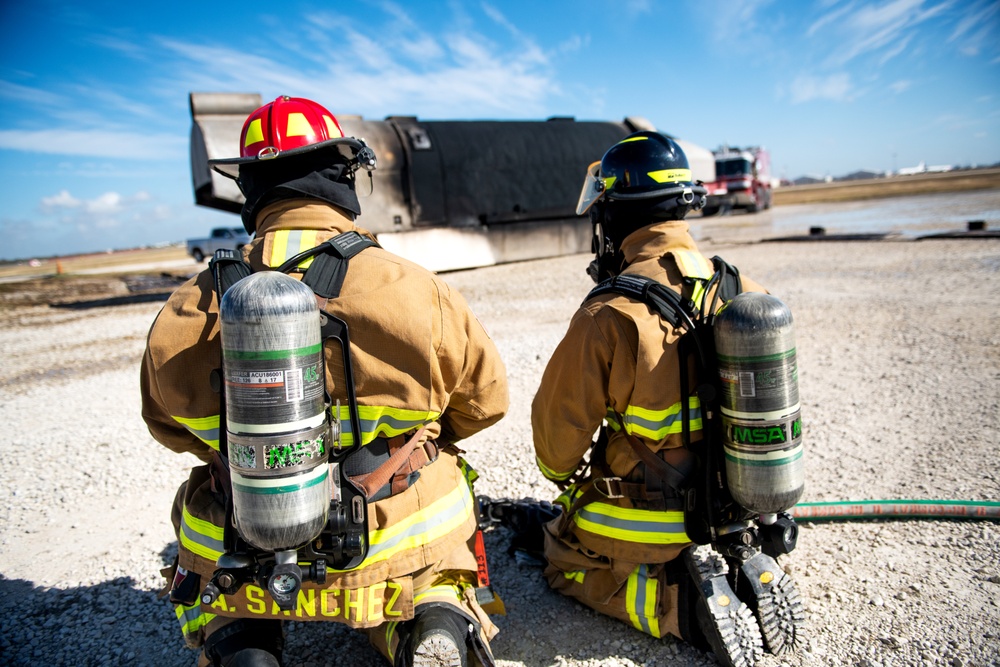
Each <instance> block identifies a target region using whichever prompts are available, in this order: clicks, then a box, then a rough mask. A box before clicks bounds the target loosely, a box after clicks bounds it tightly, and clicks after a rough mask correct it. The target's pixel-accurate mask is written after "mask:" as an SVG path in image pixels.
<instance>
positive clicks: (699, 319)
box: [584, 256, 743, 489]
mask: <svg viewBox="0 0 1000 667" xmlns="http://www.w3.org/2000/svg"><path fill="white" fill-rule="evenodd" d="M712 265H713V266H714V267H715V273H714V274H713V275H712V277H711V278H710V279H709V280H708V282H707V283H706V285H705V295H706V298H707V295H708V293H709V292H710V291H711V289H712V287H713V286H717V289H716V290H715V294H714V295H713V296H712V303H711V304H705V302H704V300H703V301H702V303H701V304H696V303H694V302H693V301H692V300H691V299H689V298H685V297H684V296H682V295H680V294H678V293H677V292H675V291H674V290H672V289H670V288H669V287H667V286H666V285H663V284H662V283H659V282H657V281H656V280H653V279H652V278H647V277H646V276H640V275H635V274H619V275H617V276H614V277H612V278H609V279H607V280H605V281H603V282H601V283H600V284H599V285H597V287H595V288H594V289H592V290H591V291H590V293H589V294H588V295H587V298H586V299H585V300H584V301H585V302H586V301H588V300H590V299H591V298H593V297H595V296H599V295H602V294H621V295H623V296H626V297H629V298H631V299H634V300H636V301H641V302H642V303H645V304H646V305H647V306H648V307H649V308H650V309H651V310H652V311H653V312H655V313H656V314H657V315H659V316H660V317H661V318H663V319H664V320H665V321H667V322H669V323H670V324H671V325H672V326H674V327H679V326H680V325H681V324H682V323H683V324H684V325H685V328H686V332H685V333H684V334H683V335H682V336H681V339H680V341H679V345H678V353H679V355H680V373H681V377H680V383H681V387H682V389H681V392H682V396H686V393H687V392H688V391H691V390H692V388H691V386H690V385H691V378H690V377H689V374H688V363H687V359H688V358H689V357H690V356H691V355H694V356H695V358H696V359H697V365H698V367H699V369H700V371H699V376H700V377H701V378H702V382H703V385H702V386H700V387H697V388H694V390H695V391H696V392H697V393H698V394H699V398H700V399H701V401H702V403H703V404H709V403H711V402H713V401H714V400H715V398H716V397H715V396H714V393H715V392H714V391H713V389H712V385H711V384H704V378H705V377H706V376H714V368H715V366H714V350H715V345H714V340H713V339H712V330H711V325H712V324H713V323H714V320H715V312H716V310H717V307H716V306H717V304H718V302H719V301H720V300H721V302H722V303H726V302H728V301H730V300H731V299H732V298H733V297H735V296H736V295H737V294H739V293H740V292H741V291H743V284H742V281H741V279H740V274H739V270H738V269H737V268H736V267H734V266H732V265H731V264H728V263H727V262H726V261H725V260H723V259H722V258H721V257H718V256H716V257H713V258H712ZM699 305H700V306H701V308H699ZM706 306H707V307H706ZM703 394H704V395H703ZM709 394H712V395H709ZM681 415H682V441H683V443H684V446H685V447H686V448H689V449H690V447H691V415H690V409H689V404H688V400H687V399H686V398H682V400H681ZM619 423H621V425H622V428H625V422H624V419H620V422H619ZM629 442H630V444H632V446H633V448H635V449H636V454H637V455H638V456H640V458H641V459H642V461H643V462H644V463H646V467H647V472H649V473H652V474H653V476H656V477H661V478H662V481H663V482H665V483H666V485H667V486H668V487H671V488H675V489H677V488H680V486H681V483H682V482H683V480H684V479H686V478H687V475H688V474H689V473H690V470H686V471H685V472H684V473H682V474H678V473H679V472H680V471H677V470H675V469H673V468H669V469H668V467H667V464H666V463H664V462H662V461H660V460H659V458H658V457H656V459H657V461H656V462H653V461H652V460H650V461H648V462H647V457H645V456H643V454H644V452H641V451H639V449H638V447H641V448H643V449H645V446H644V445H641V444H640V443H638V442H633V439H632V438H631V437H630V438H629ZM646 453H649V454H650V457H655V455H654V454H652V452H650V451H649V450H648V449H646ZM595 454H598V452H597V451H596V450H595ZM601 454H603V452H601Z"/></svg>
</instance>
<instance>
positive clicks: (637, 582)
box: [625, 565, 660, 638]
mask: <svg viewBox="0 0 1000 667" xmlns="http://www.w3.org/2000/svg"><path fill="white" fill-rule="evenodd" d="M656 602H657V581H656V579H653V578H650V577H649V570H648V568H647V567H646V566H645V565H640V566H639V567H637V568H636V569H635V571H634V572H633V573H632V574H630V575H629V577H628V584H627V587H626V593H625V606H626V609H627V611H628V616H629V618H630V619H631V620H632V625H634V626H635V628H636V629H637V630H642V631H643V632H645V633H646V634H648V635H653V636H654V637H656V638H659V637H660V620H659V618H657V616H656Z"/></svg>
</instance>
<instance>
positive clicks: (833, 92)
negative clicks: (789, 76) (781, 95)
mask: <svg viewBox="0 0 1000 667" xmlns="http://www.w3.org/2000/svg"><path fill="white" fill-rule="evenodd" d="M852 89H853V87H852V85H851V76H850V75H849V74H847V73H844V72H841V73H838V74H831V75H829V76H812V75H801V76H798V77H796V78H795V80H794V81H793V82H792V85H791V89H790V93H791V101H792V104H801V103H803V102H810V101H812V100H820V99H825V100H833V101H834V102H847V101H850V100H852V99H853V95H852Z"/></svg>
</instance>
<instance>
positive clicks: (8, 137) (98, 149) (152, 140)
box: [0, 128, 188, 160]
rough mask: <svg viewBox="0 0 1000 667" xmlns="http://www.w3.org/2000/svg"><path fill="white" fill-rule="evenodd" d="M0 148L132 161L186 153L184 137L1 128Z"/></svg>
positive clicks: (99, 129)
mask: <svg viewBox="0 0 1000 667" xmlns="http://www.w3.org/2000/svg"><path fill="white" fill-rule="evenodd" d="M0 149H7V150H16V151H25V152H30V153H47V154H52V155H83V156H87V157H104V158H124V159H131V160H163V159H176V158H178V157H182V156H185V155H187V150H188V149H187V137H185V136H175V135H169V134H141V133H138V132H134V131H121V132H118V131H115V130H114V129H111V128H97V129H93V130H67V129H60V128H52V129H48V130H0Z"/></svg>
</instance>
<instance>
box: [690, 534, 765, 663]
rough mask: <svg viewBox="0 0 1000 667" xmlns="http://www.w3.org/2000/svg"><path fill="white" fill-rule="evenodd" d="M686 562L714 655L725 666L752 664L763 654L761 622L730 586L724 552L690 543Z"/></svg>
mask: <svg viewBox="0 0 1000 667" xmlns="http://www.w3.org/2000/svg"><path fill="white" fill-rule="evenodd" d="M685 562H686V563H687V567H688V572H689V573H690V574H691V576H692V578H693V579H694V580H695V582H696V584H697V586H698V590H699V591H700V593H701V600H700V601H699V607H700V613H701V614H704V615H705V618H699V625H700V626H701V630H702V632H703V633H704V634H705V638H706V639H707V640H708V643H709V645H710V646H711V647H712V650H713V652H714V653H715V657H716V658H717V659H718V660H719V662H721V663H722V664H723V665H725V666H726V667H753V665H754V664H756V662H757V661H758V660H760V658H761V657H763V655H764V646H763V640H762V639H761V631H760V626H759V625H758V624H757V620H756V619H755V618H754V616H753V613H752V612H751V611H750V608H749V607H747V605H745V604H743V602H741V601H740V599H739V598H738V597H736V594H735V593H733V589H732V588H731V587H730V586H729V582H728V581H727V580H726V574H727V572H728V568H727V567H726V563H725V561H724V560H723V558H722V556H720V555H719V554H717V553H715V552H714V551H713V550H712V549H711V547H708V546H699V547H690V548H689V549H688V550H687V551H686V552H685Z"/></svg>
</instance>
